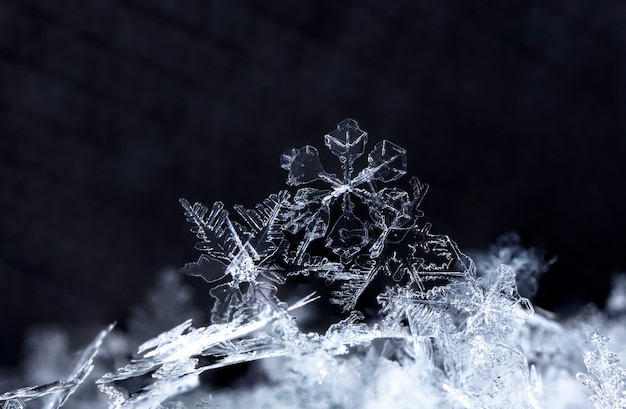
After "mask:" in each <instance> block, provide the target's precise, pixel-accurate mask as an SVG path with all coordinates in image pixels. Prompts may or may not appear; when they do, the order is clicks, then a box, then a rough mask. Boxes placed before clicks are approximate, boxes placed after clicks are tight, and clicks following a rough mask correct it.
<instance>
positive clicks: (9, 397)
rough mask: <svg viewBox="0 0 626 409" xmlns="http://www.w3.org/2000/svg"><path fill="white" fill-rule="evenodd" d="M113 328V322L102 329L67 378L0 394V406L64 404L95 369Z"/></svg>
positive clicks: (48, 407)
mask: <svg viewBox="0 0 626 409" xmlns="http://www.w3.org/2000/svg"><path fill="white" fill-rule="evenodd" d="M112 329H113V324H112V325H110V326H109V327H108V328H107V329H105V330H103V331H101V332H100V333H99V334H98V336H97V337H96V338H95V339H94V340H93V341H92V342H91V344H89V345H88V346H87V347H86V348H85V349H84V350H83V352H82V354H81V356H80V358H79V359H78V361H77V362H76V364H75V365H74V368H73V369H72V370H71V371H70V373H69V374H68V376H67V379H66V380H59V381H55V382H52V383H48V384H45V385H37V386H30V387H26V388H22V389H18V390H15V391H12V392H7V393H4V394H2V395H0V405H1V406H0V407H1V408H2V409H8V408H23V407H24V406H23V405H24V402H28V401H31V400H33V399H44V403H43V406H42V408H45V409H56V408H60V407H62V406H63V404H64V403H65V402H66V401H67V399H68V398H69V397H70V396H71V395H72V394H73V393H74V392H75V391H76V389H77V388H78V387H79V386H80V385H81V384H82V383H83V381H84V380H85V379H86V378H87V376H89V374H90V373H91V371H92V370H93V367H94V366H93V360H94V357H95V356H96V354H97V353H98V351H99V349H100V346H101V345H102V342H103V341H104V339H105V338H106V336H107V335H108V334H109V333H110V332H111V330H112Z"/></svg>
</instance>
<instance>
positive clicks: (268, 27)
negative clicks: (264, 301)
mask: <svg viewBox="0 0 626 409" xmlns="http://www.w3.org/2000/svg"><path fill="white" fill-rule="evenodd" d="M625 52H626V4H624V2H620V1H602V2H597V1H591V0H587V1H582V0H570V1H568V2H559V1H555V0H544V1H501V0H498V1H481V2H466V1H439V0H421V1H407V2H401V1H391V2H381V1H375V0H371V1H370V0H366V1H358V2H356V1H313V0H303V1H294V2H288V1H271V2H268V1H265V0H251V1H241V2H239V1H224V0H221V1H219V0H210V1H209V0H207V1H200V0H197V1H186V2H176V1H166V0H160V1H155V0H150V1H148V0H108V1H104V0H101V1H96V0H89V1H34V0H13V1H10V0H0V81H1V82H0V87H1V88H0V289H1V292H0V331H1V336H0V350H1V352H2V353H1V354H0V356H1V358H2V360H1V361H0V364H5V365H10V364H15V363H16V362H18V360H19V359H20V344H21V342H22V338H23V336H24V331H25V329H26V328H28V327H31V326H32V325H35V324H41V323H58V324H62V325H69V326H81V325H85V324H97V325H104V324H106V323H109V322H112V321H114V320H118V321H121V322H123V321H124V318H125V317H126V316H127V312H128V308H129V306H130V305H133V304H136V303H137V302H138V301H139V300H141V299H142V298H143V296H144V294H145V291H146V289H147V288H149V287H150V286H152V284H153V281H154V276H155V275H156V273H157V272H158V271H159V270H160V269H162V268H163V267H166V266H172V267H179V266H181V265H183V264H184V263H185V262H187V261H192V260H195V259H196V257H197V255H198V254H197V253H196V251H195V250H194V249H193V243H194V237H193V235H192V234H191V233H189V232H188V226H187V225H186V222H185V220H184V217H183V216H182V211H181V209H180V208H179V205H178V198H179V197H186V198H188V199H189V200H190V201H196V200H197V201H202V202H204V203H211V202H213V201H215V200H222V201H224V202H225V203H226V204H227V205H229V206H231V205H233V204H235V203H241V204H244V205H247V206H252V205H253V204H255V203H257V202H258V201H261V200H262V199H263V198H264V197H265V196H266V195H267V194H269V193H272V192H276V191H278V190H279V189H282V188H284V186H285V185H284V180H285V176H286V174H285V172H284V170H282V169H280V167H279V157H280V154H281V153H282V152H283V151H285V150H286V149H288V148H291V147H301V146H303V145H306V144H310V145H314V146H317V147H318V148H319V150H320V151H321V152H322V160H323V162H325V163H328V162H329V161H334V160H335V158H334V157H332V156H331V155H328V154H327V152H326V149H325V148H324V146H323V139H322V136H323V135H324V134H325V133H326V132H328V131H331V130H332V129H333V128H334V127H335V126H336V124H337V123H338V122H339V121H340V120H342V119H344V118H346V117H352V118H354V119H356V120H357V121H359V123H360V125H361V127H362V128H363V129H364V130H366V131H368V132H369V135H370V147H371V146H373V143H374V142H376V141H378V140H382V139H389V140H391V141H393V142H395V143H397V144H399V145H401V146H403V147H405V148H406V149H407V150H408V152H409V154H408V159H409V165H408V166H409V172H410V173H411V174H412V175H416V176H418V177H419V178H420V179H421V180H422V181H425V182H427V183H429V184H430V185H431V190H430V192H429V194H428V196H427V198H426V199H425V201H424V204H423V209H424V210H425V212H426V219H427V220H429V221H431V222H432V223H433V225H434V227H433V230H434V231H436V232H445V233H447V234H449V235H450V236H451V237H452V238H453V239H455V240H456V241H457V243H458V244H459V245H460V247H461V248H462V249H481V248H486V247H487V246H488V245H489V244H490V243H493V242H494V241H495V240H496V238H497V237H498V236H499V235H500V234H502V233H505V232H507V231H511V230H515V231H517V232H519V233H520V235H521V236H522V239H523V242H524V243H525V244H526V245H531V246H538V247H541V248H543V249H545V250H546V251H548V252H549V253H550V254H555V255H556V256H558V258H559V261H558V262H557V263H556V264H554V265H553V266H552V268H551V270H550V272H549V273H547V275H546V276H545V277H544V279H543V281H542V286H541V288H540V292H539V294H538V296H537V297H536V299H535V302H536V303H537V304H538V305H539V306H542V307H545V308H548V309H556V310H561V311H571V310H572V308H573V307H575V306H577V305H581V304H582V303H585V302H589V301H595V302H598V303H601V302H602V300H603V299H604V298H605V296H606V292H607V291H608V286H609V284H608V283H609V280H608V278H609V276H610V274H611V273H613V272H615V271H620V270H621V271H624V270H625V269H626V256H625V252H624V251H623V248H622V247H623V246H622V243H623V242H624V239H623V235H624V231H626V218H624V217H623V215H622V212H623V211H624V209H626V206H625V205H626V193H625V192H624V183H623V177H624V175H625V170H626V165H625V164H624V159H623V156H624V153H625V151H626V138H625V136H626V115H625V114H626V101H625V99H624V98H625V95H626V53H625ZM189 283H191V284H194V283H197V281H195V280H193V279H192V280H189ZM200 284H202V283H200ZM200 288H201V292H204V291H206V286H204V287H200Z"/></svg>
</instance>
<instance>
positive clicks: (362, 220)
mask: <svg viewBox="0 0 626 409" xmlns="http://www.w3.org/2000/svg"><path fill="white" fill-rule="evenodd" d="M367 143H368V134H367V133H366V132H365V131H363V130H362V129H360V127H359V125H358V123H357V122H356V121H354V120H352V119H346V120H344V121H342V122H340V123H339V125H338V126H337V128H336V129H334V130H332V131H331V132H329V133H328V134H326V135H325V137H324V144H325V146H326V147H327V148H328V149H329V151H330V153H331V154H332V155H334V156H335V157H336V158H337V159H338V164H337V163H336V164H335V165H338V166H335V168H336V169H340V170H338V171H337V172H332V171H330V170H329V169H334V167H333V166H332V164H330V165H328V164H324V165H323V164H322V161H321V159H320V155H319V152H318V150H317V149H316V148H314V147H313V146H309V145H307V146H304V147H302V148H293V149H290V150H288V151H286V152H285V153H283V155H282V156H281V162H280V163H281V166H282V168H284V169H285V170H286V171H287V185H288V186H289V187H290V189H291V190H290V191H288V190H283V191H280V192H278V193H275V194H270V195H269V196H268V197H267V198H265V199H264V200H262V201H261V202H260V203H259V204H257V205H256V206H254V207H252V208H246V207H244V206H239V205H237V206H234V209H233V210H232V211H229V210H228V209H226V206H225V205H224V204H223V203H221V202H215V203H214V204H212V205H210V206H205V205H203V204H201V203H194V204H191V203H190V202H188V201H187V200H185V199H181V200H180V203H181V205H182V207H183V210H184V215H185V217H186V219H187V221H188V222H190V223H191V226H192V227H191V231H192V232H193V233H194V234H195V235H196V236H197V238H198V239H199V242H198V243H197V245H196V248H197V249H198V250H199V251H200V252H201V255H200V257H199V258H198V260H197V261H195V262H191V263H188V264H186V265H185V266H184V267H183V268H182V269H181V271H182V272H183V273H185V274H187V275H190V276H195V277H201V278H202V279H204V281H206V282H207V283H209V284H211V286H212V288H211V289H210V291H209V293H210V295H211V297H212V298H213V301H214V302H213V306H212V309H211V317H210V322H208V323H206V324H205V325H202V324H200V325H195V326H194V325H193V324H194V323H192V320H191V316H192V315H193V314H192V309H191V308H189V305H188V304H187V302H188V301H189V294H188V293H186V292H185V291H184V289H183V288H182V286H180V285H178V284H177V281H176V280H175V279H172V277H171V276H163V277H162V282H161V285H160V286H159V288H158V290H157V291H156V292H154V293H153V295H152V296H151V301H150V303H149V304H150V307H149V310H153V311H152V312H150V311H148V310H146V311H144V310H141V311H142V312H141V313H135V315H134V319H133V320H131V322H130V328H131V331H130V334H129V335H127V338H132V337H133V333H135V336H136V335H137V334H136V333H143V334H144V335H145V336H152V338H150V339H148V340H145V342H143V343H142V344H141V345H140V346H139V347H138V349H137V353H136V354H135V355H133V356H132V357H128V356H127V354H126V355H125V356H123V357H120V356H119V354H118V356H116V357H115V358H114V360H115V363H116V365H115V368H117V369H116V370H111V371H109V372H108V373H105V374H104V375H102V376H101V377H100V379H99V380H98V381H97V385H98V387H99V389H100V390H101V391H102V392H104V394H106V395H107V396H108V397H109V407H110V408H111V409H131V408H132V409H137V408H142V409H164V408H176V409H184V408H192V407H215V408H220V409H226V408H241V407H271V408H330V407H334V408H368V409H369V408H379V407H393V408H397V409H403V408H407V409H408V408H432V409H435V408H493V409H496V408H498V409H500V408H517V409H519V408H524V409H535V408H539V407H549V408H553V407H568V408H570V409H571V408H588V407H589V405H590V404H591V403H590V402H589V401H587V400H585V399H584V395H583V394H584V389H585V388H584V386H587V387H588V388H589V389H591V391H592V392H593V393H594V395H593V396H592V398H591V402H593V404H594V405H595V406H596V407H597V408H601V409H609V408H610V409H614V408H624V407H625V403H626V402H625V399H626V397H625V396H624V385H625V382H626V371H625V370H624V369H623V368H622V367H620V366H619V362H618V359H617V355H616V354H614V353H613V352H612V350H611V349H609V347H608V344H607V342H606V339H604V338H603V337H601V336H600V335H598V334H597V333H596V334H594V335H592V337H591V342H592V344H593V345H594V349H595V350H593V351H588V352H586V353H585V354H584V363H583V354H582V351H581V345H582V343H583V341H582V339H583V338H584V336H583V335H581V334H583V332H584V331H583V330H582V329H581V326H584V325H580V324H577V323H576V322H577V321H583V322H586V323H588V322H593V323H594V324H595V326H598V327H601V328H602V331H603V332H604V333H607V334H610V336H611V337H612V338H617V339H620V338H623V335H620V334H624V330H623V328H624V325H625V323H624V318H626V314H624V310H625V309H624V305H625V303H624V302H623V299H624V298H626V297H625V296H624V294H625V293H626V291H625V290H624V288H626V286H625V285H624V279H623V277H622V278H620V279H618V280H617V281H616V283H615V291H614V293H613V295H612V296H611V299H610V300H609V303H608V313H609V315H608V316H610V317H612V319H614V321H611V322H610V323H609V321H608V319H609V318H606V317H607V316H605V315H602V314H601V313H600V312H597V313H596V314H590V315H589V316H588V317H587V318H586V319H579V318H576V319H574V320H572V322H569V323H568V322H563V323H557V322H556V320H555V316H554V315H551V314H550V313H547V312H545V311H543V310H541V309H538V310H537V312H535V309H534V308H533V306H532V305H531V304H530V302H529V300H528V299H527V298H525V296H531V295H532V294H533V293H534V292H535V290H536V288H537V285H538V277H539V276H540V274H541V273H542V272H543V271H545V269H546V268H547V265H548V264H549V263H550V262H549V261H545V260H543V255H542V254H540V253H539V252H537V251H534V250H532V249H530V250H527V249H524V248H522V247H521V246H520V245H519V239H518V238H517V236H515V235H508V236H505V237H504V238H503V239H501V240H500V242H499V243H498V246H496V247H494V248H493V249H492V251H491V252H489V253H487V254H477V255H476V259H477V260H478V268H476V267H475V265H474V261H473V260H472V259H471V258H470V257H468V256H467V255H465V254H464V253H463V252H462V251H461V250H460V249H459V247H458V246H457V245H456V243H455V242H454V241H453V240H452V239H451V238H450V237H448V236H447V235H445V234H440V233H437V232H436V230H435V229H434V228H433V227H432V226H431V224H430V223H428V222H422V217H423V216H424V215H423V213H422V211H421V210H420V205H421V203H422V200H423V199H424V197H425V195H426V193H427V191H428V185H426V184H425V183H422V182H420V181H419V180H418V179H417V178H415V177H410V178H409V177H406V178H405V175H406V169H407V152H406V151H405V150H404V149H403V148H401V147H400V146H398V145H396V144H394V143H392V142H389V141H386V140H383V141H380V142H377V143H375V144H374V145H373V147H372V148H371V149H369V150H368V146H367ZM309 279H310V281H311V282H312V283H321V282H324V283H326V284H327V285H328V286H330V289H323V290H319V293H320V295H317V294H316V293H311V294H309V295H307V296H304V297H301V298H299V299H298V298H297V297H294V294H289V291H288V290H289V287H288V285H289V284H290V282H296V283H297V284H296V285H301V284H303V282H307V281H308V280H309ZM307 284H308V283H307ZM294 287H295V286H292V287H291V288H294ZM168 290H171V291H174V292H176V294H172V296H171V297H170V296H169V295H168ZM520 293H521V294H520ZM294 298H295V300H294ZM368 298H369V300H368ZM285 300H289V302H286V301H285ZM314 302H315V303H317V305H318V306H324V308H325V309H326V311H331V310H333V311H335V313H336V314H342V316H341V317H340V318H337V320H336V322H334V323H332V324H331V325H330V326H328V327H327V329H325V330H324V329H323V328H322V329H321V330H319V332H304V331H303V330H302V329H301V328H300V327H299V326H298V325H297V321H296V317H297V316H296V314H294V311H296V310H300V311H302V312H303V314H304V315H306V312H307V311H308V310H311V309H312V308H311V306H310V305H309V304H311V303H314ZM373 302H376V303H377V307H376V306H372V305H373V304H374V303H373ZM319 310H322V309H321V308H320V309H319ZM308 315H309V316H311V315H312V314H308ZM590 317H591V318H590ZM137 320H139V321H142V320H143V321H146V323H145V324H146V325H145V328H148V329H149V331H143V332H142V330H140V329H141V328H144V326H142V325H140V323H138V322H137ZM154 321H159V322H158V323H157V322H154ZM181 321H182V322H181ZM109 331H110V328H109V329H108V330H106V331H103V333H101V334H100V335H99V336H98V338H96V340H95V341H94V342H93V343H92V345H91V346H90V347H89V348H87V350H86V352H85V354H84V357H83V359H82V360H81V361H80V363H79V364H78V366H77V367H76V369H75V370H74V371H73V373H72V374H71V375H70V376H69V378H68V379H67V380H64V381H59V382H54V383H51V384H45V385H41V386H36V387H31V388H23V389H19V390H16V391H13V392H7V393H5V394H3V395H0V409H9V408H11V409H14V408H15V409H17V408H20V409H22V408H24V407H25V405H26V404H27V403H28V402H29V401H30V400H31V399H34V398H40V397H41V398H42V399H41V400H42V401H44V403H45V405H44V407H45V408H58V407H60V406H61V405H62V404H63V403H64V402H65V400H66V399H67V397H68V396H69V395H70V394H71V393H72V392H73V391H74V390H75V388H76V387H77V386H78V385H79V384H80V383H81V382H82V381H83V380H84V378H85V376H86V374H87V373H88V372H89V371H90V370H91V368H92V365H93V364H92V360H93V356H94V354H95V353H96V351H97V350H98V347H99V345H100V343H101V342H102V339H103V338H104V336H105V335H106V334H107V333H108V332H109ZM160 331H162V332H161V333H160V334H158V335H156V336H153V335H154V334H157V333H158V332H160ZM605 331H608V332H605ZM616 335H617V336H616ZM142 340H143V339H142ZM128 344H130V342H128ZM613 346H615V345H613ZM619 348H621V347H619V346H618V350H617V352H618V353H620V352H622V351H621V349H619ZM124 351H127V350H124ZM241 363H248V366H249V368H250V370H249V372H247V373H246V374H243V375H242V378H241V379H240V382H236V383H233V384H232V385H230V386H229V387H228V388H213V389H211V390H209V388H208V387H207V385H206V384H203V380H202V378H201V375H202V374H203V373H209V372H210V371H216V370H218V369H219V368H224V367H231V366H234V365H237V364H241ZM584 366H586V367H587V372H588V373H578V376H577V378H578V380H580V383H579V382H577V381H576V377H575V374H576V373H577V372H580V371H583V370H584ZM102 372H104V371H102ZM213 373H216V372H213ZM218 373H219V372H218ZM53 379H54V378H53ZM31 383H37V382H31ZM581 396H582V397H583V399H580V397H581ZM563 397H567V398H568V399H563ZM47 398H48V400H46V399H47ZM562 402H564V403H562ZM566 405H567V406H566Z"/></svg>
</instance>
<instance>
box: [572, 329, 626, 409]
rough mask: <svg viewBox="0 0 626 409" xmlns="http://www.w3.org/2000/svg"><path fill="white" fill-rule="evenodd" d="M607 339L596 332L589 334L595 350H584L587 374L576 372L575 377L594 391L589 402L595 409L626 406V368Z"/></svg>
mask: <svg viewBox="0 0 626 409" xmlns="http://www.w3.org/2000/svg"><path fill="white" fill-rule="evenodd" d="M607 341H608V339H607V338H605V337H603V336H602V335H600V334H599V333H597V332H594V333H592V334H591V336H590V342H591V344H592V345H593V346H594V347H595V349H596V351H586V352H585V366H586V367H587V370H588V371H589V374H585V373H578V374H577V375H576V378H578V380H579V381H580V382H581V383H582V384H584V385H585V386H587V387H588V388H589V389H591V391H592V392H593V393H594V395H593V396H591V398H590V399H591V402H593V404H594V406H595V407H596V408H597V409H620V408H626V389H625V386H626V369H624V368H622V367H621V366H620V362H619V358H618V357H617V355H615V353H614V352H613V351H612V350H611V348H610V347H609V346H608V344H607Z"/></svg>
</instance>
